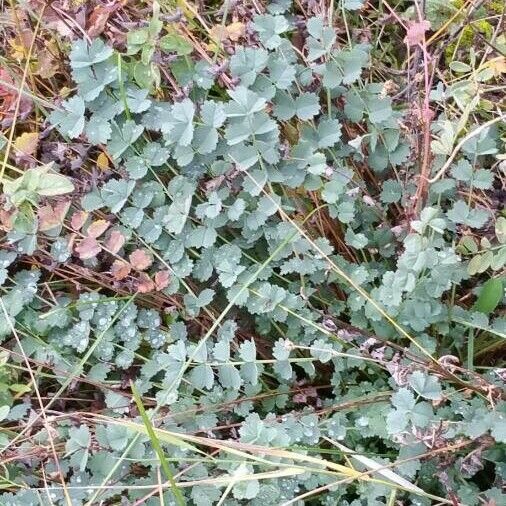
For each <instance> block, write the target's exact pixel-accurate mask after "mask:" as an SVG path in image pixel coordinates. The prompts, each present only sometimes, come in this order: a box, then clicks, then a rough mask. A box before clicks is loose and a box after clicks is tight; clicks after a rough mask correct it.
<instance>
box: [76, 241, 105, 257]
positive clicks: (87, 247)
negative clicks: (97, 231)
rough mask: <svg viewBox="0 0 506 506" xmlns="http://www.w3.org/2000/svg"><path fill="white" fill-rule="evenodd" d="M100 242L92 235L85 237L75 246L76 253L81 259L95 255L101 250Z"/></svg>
mask: <svg viewBox="0 0 506 506" xmlns="http://www.w3.org/2000/svg"><path fill="white" fill-rule="evenodd" d="M101 249H102V248H101V247H100V244H98V242H97V240H96V239H95V238H94V237H86V239H83V240H82V241H81V242H80V243H79V244H78V245H77V246H76V253H77V254H78V255H79V258H80V259H81V260H88V259H89V258H93V257H96V256H97V255H98V254H99V253H100V251H101Z"/></svg>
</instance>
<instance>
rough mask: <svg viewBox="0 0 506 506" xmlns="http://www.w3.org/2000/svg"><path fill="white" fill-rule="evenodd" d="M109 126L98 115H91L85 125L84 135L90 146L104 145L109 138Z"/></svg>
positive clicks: (110, 130)
mask: <svg viewBox="0 0 506 506" xmlns="http://www.w3.org/2000/svg"><path fill="white" fill-rule="evenodd" d="M111 132H112V129H111V125H110V123H109V122H108V121H107V120H106V119H104V118H103V117H102V116H99V115H98V114H93V115H92V116H91V118H90V120H89V121H88V123H87V124H86V127H85V129H84V133H85V134H86V137H88V141H89V142H91V143H92V144H105V143H106V142H107V141H108V140H109V139H110V138H111Z"/></svg>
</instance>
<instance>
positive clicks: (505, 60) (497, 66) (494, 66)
mask: <svg viewBox="0 0 506 506" xmlns="http://www.w3.org/2000/svg"><path fill="white" fill-rule="evenodd" d="M485 65H486V66H487V67H490V69H491V70H492V72H493V73H494V76H496V77H498V76H500V75H501V74H506V57H505V56H498V57H497V58H492V59H491V60H489V61H488V62H487V63H486V64H485Z"/></svg>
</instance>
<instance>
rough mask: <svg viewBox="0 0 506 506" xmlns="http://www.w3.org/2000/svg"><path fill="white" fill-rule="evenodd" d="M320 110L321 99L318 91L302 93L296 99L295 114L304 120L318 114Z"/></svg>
mask: <svg viewBox="0 0 506 506" xmlns="http://www.w3.org/2000/svg"><path fill="white" fill-rule="evenodd" d="M319 112H320V100H319V98H318V95H316V93H301V94H300V95H299V96H298V97H297V98H296V99H295V114H296V115H297V117H298V118H299V119H301V120H303V121H305V120H308V119H311V118H313V117H314V116H316V115H317V114H318V113H319Z"/></svg>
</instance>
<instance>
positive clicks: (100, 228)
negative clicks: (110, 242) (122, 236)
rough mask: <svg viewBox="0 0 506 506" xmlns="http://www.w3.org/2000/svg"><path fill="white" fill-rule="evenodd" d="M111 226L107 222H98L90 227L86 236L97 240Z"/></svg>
mask: <svg viewBox="0 0 506 506" xmlns="http://www.w3.org/2000/svg"><path fill="white" fill-rule="evenodd" d="M110 225H111V224H110V223H109V222H108V221H106V220H96V221H94V222H93V223H91V225H90V226H89V227H88V230H87V231H86V235H87V236H88V237H93V238H95V239H96V238H97V237H100V236H101V235H102V234H103V233H104V232H105V231H106V230H107V229H108V228H109V226H110Z"/></svg>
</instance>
